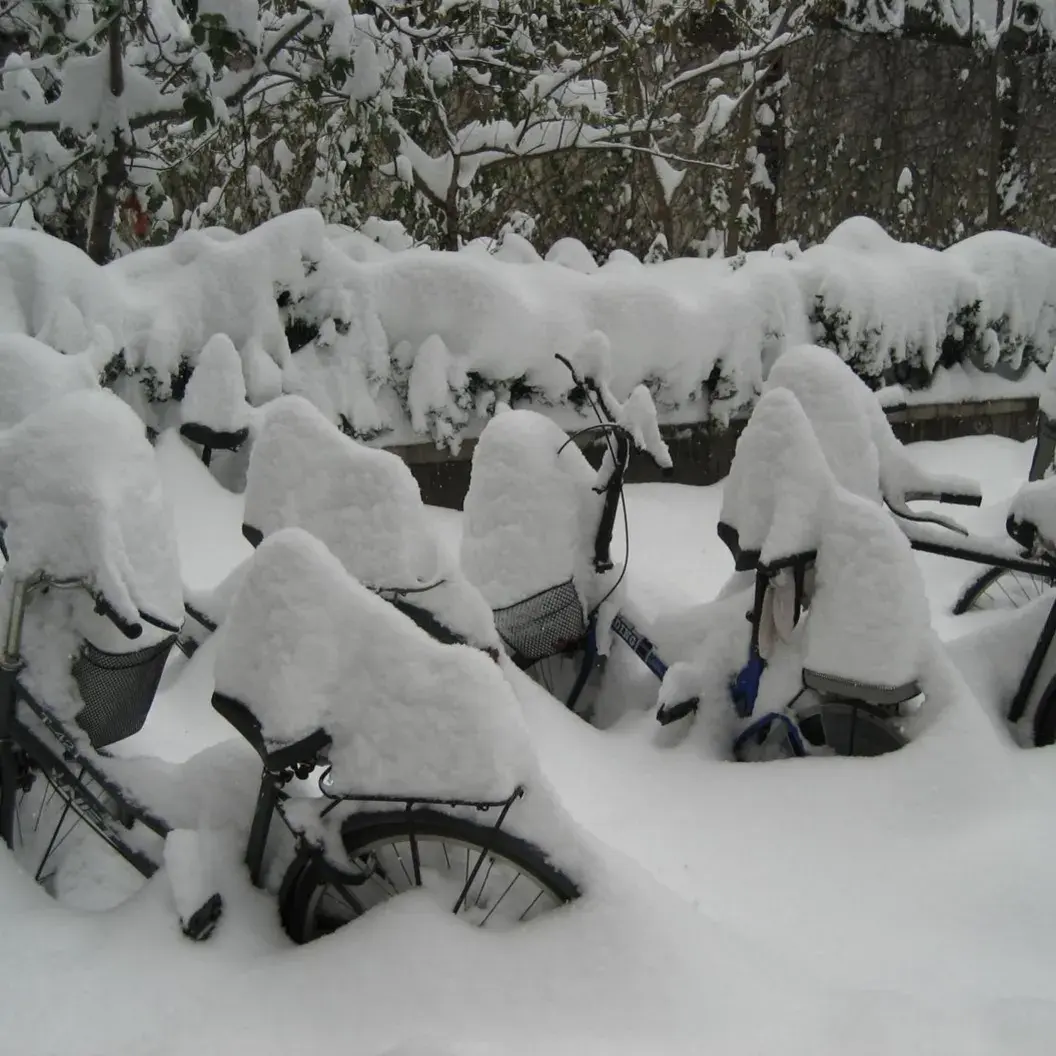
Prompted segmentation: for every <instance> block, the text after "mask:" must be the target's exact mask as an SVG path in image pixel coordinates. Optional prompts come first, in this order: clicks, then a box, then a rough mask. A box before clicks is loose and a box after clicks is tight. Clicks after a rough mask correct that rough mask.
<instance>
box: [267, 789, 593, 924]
mask: <svg viewBox="0 0 1056 1056" xmlns="http://www.w3.org/2000/svg"><path fill="white" fill-rule="evenodd" d="M342 839H343V842H344V846H345V852H346V854H347V855H348V865H347V866H346V867H345V868H343V869H341V870H340V871H338V870H336V869H334V868H333V867H332V866H330V865H328V864H327V863H326V862H324V861H322V860H321V858H320V857H319V855H318V854H317V853H315V852H312V851H304V852H302V853H301V854H300V855H299V856H298V858H297V859H296V860H295V861H294V863H293V865H291V866H290V869H289V870H288V871H287V874H286V878H285V880H284V881H283V889H282V892H281V894H280V902H279V909H280V913H281V916H282V924H283V927H284V928H285V929H286V932H287V934H288V935H289V936H290V938H292V939H293V940H294V942H297V943H306V942H311V941H312V940H313V939H316V938H319V937H320V936H322V935H328V934H330V933H331V932H334V931H336V930H337V929H338V928H340V927H341V926H342V925H344V924H347V923H348V922H349V921H352V920H355V919H356V918H358V917H360V916H362V915H363V914H364V913H366V912H367V911H368V910H370V909H372V908H373V907H374V906H377V905H379V904H381V903H383V902H387V901H389V900H390V899H392V898H395V897H397V896H398V895H400V894H403V893H404V892H407V891H411V890H416V889H422V890H424V891H426V892H427V893H429V894H430V895H431V896H433V897H434V898H436V899H437V900H438V901H439V902H440V903H441V904H443V905H444V906H445V908H447V909H449V910H451V911H452V912H454V913H456V914H457V915H458V916H459V917H461V918H463V919H465V920H467V921H468V922H469V923H471V924H473V925H475V926H477V927H485V926H487V927H500V928H501V927H512V926H513V925H515V924H518V923H521V922H525V921H529V920H533V919H535V918H536V917H537V916H539V915H540V914H541V913H545V912H546V911H548V910H550V909H554V908H556V907H557V906H561V905H564V904H565V903H567V902H571V901H572V900H573V899H574V898H576V896H577V895H578V893H579V892H578V890H577V889H576V885H575V884H574V883H573V882H572V881H571V880H570V879H569V878H568V877H567V876H565V875H564V874H563V873H562V872H560V871H559V870H558V869H555V868H554V867H553V866H552V865H550V864H549V862H547V860H546V858H545V856H544V855H543V853H542V852H541V851H540V850H539V849H538V848H537V847H534V846H533V845H532V844H530V843H528V842H526V841H525V840H521V839H518V838H517V837H516V836H512V835H511V834H509V833H506V832H503V831H501V830H496V829H495V828H494V827H491V826H487V825H479V824H477V823H476V822H473V821H469V820H467V819H465V818H461V817H454V816H451V815H449V814H442V813H440V812H439V811H435V810H428V809H423V810H415V811H395V812H386V813H376V814H375V813H371V814H361V815H354V816H353V817H352V818H350V819H349V820H348V821H347V822H346V823H345V827H344V830H343V832H342Z"/></svg>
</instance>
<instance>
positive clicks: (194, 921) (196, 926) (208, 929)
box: [180, 893, 224, 942]
mask: <svg viewBox="0 0 1056 1056" xmlns="http://www.w3.org/2000/svg"><path fill="white" fill-rule="evenodd" d="M223 913H224V900H223V898H221V897H220V894H219V893H214V894H212V895H210V896H209V898H207V899H206V901H205V902H204V903H203V904H202V905H201V906H199V907H198V909H196V910H195V911H194V912H193V913H192V914H191V915H190V917H188V918H187V919H186V920H185V921H183V922H182V926H181V929H180V930H181V931H182V932H183V934H184V935H186V936H187V938H189V939H190V940H191V941H192V942H202V941H204V940H205V939H207V938H209V936H210V935H212V933H213V932H214V931H215V930H216V925H217V924H218V923H219V922H220V918H221V917H222V916H223Z"/></svg>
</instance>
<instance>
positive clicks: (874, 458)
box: [763, 345, 886, 503]
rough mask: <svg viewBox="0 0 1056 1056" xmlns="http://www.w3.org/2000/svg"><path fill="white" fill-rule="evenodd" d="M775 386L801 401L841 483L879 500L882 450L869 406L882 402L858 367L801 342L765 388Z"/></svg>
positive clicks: (780, 363)
mask: <svg viewBox="0 0 1056 1056" xmlns="http://www.w3.org/2000/svg"><path fill="white" fill-rule="evenodd" d="M774 389H787V390H788V391H789V392H791V393H792V394H793V395H794V396H795V397H796V399H797V400H798V401H799V404H800V406H801V407H802V408H803V411H804V412H805V413H806V416H807V419H808V420H809V422H810V425H811V427H812V428H813V430H814V435H815V436H816V437H817V439H818V443H819V444H820V445H821V449H822V451H823V452H824V454H825V459H826V461H827V462H828V464H829V468H830V469H831V470H832V473H833V476H835V478H836V481H837V483H839V484H840V485H841V486H842V487H844V488H846V489H847V490H848V491H851V492H854V493H855V494H856V495H861V496H862V497H863V498H866V499H871V500H872V501H873V502H876V503H879V502H880V497H881V496H880V455H879V452H878V451H877V447H876V442H875V440H874V438H873V431H872V428H871V425H872V423H871V420H870V417H869V415H868V413H867V410H866V408H865V407H864V402H865V401H866V400H871V401H872V402H873V403H876V402H877V401H876V397H875V396H874V395H873V394H872V393H871V392H870V391H869V389H868V387H867V386H866V385H865V384H864V383H863V382H862V381H861V380H860V379H859V378H858V376H857V375H856V374H855V373H854V371H853V370H851V368H850V367H849V366H847V364H846V363H844V362H843V360H841V359H840V357H839V356H837V355H836V354H835V353H834V352H831V351H830V350H829V349H826V348H819V347H818V346H817V345H801V346H799V347H797V348H792V349H789V350H788V351H787V352H785V353H784V354H783V355H782V356H780V357H779V358H778V360H777V362H776V363H775V364H774V366H773V369H772V370H771V371H770V374H769V375H768V377H767V379H766V384H765V385H764V386H763V392H764V393H767V392H770V391H772V390H774ZM878 406H879V405H878ZM885 421H886V419H885Z"/></svg>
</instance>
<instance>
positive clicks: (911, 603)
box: [720, 388, 931, 687]
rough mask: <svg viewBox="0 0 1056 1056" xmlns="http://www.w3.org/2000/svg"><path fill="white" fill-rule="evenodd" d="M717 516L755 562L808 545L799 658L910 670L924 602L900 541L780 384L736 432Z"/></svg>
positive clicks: (924, 625)
mask: <svg viewBox="0 0 1056 1056" xmlns="http://www.w3.org/2000/svg"><path fill="white" fill-rule="evenodd" d="M720 522H721V524H723V525H725V526H726V531H727V535H728V537H730V538H732V539H733V540H734V541H735V543H736V546H737V547H738V548H739V553H740V555H743V556H749V557H752V558H754V561H755V562H757V563H758V564H759V565H761V566H762V567H766V568H776V567H781V566H783V565H788V564H790V563H792V562H793V561H795V560H796V559H797V558H802V557H803V556H804V555H811V554H814V555H815V556H814V569H813V571H814V577H813V589H812V594H811V597H810V605H809V612H808V616H807V619H806V627H807V630H806V642H805V647H804V653H803V666H804V667H805V668H808V669H809V670H810V671H813V672H816V673H817V674H819V675H825V676H829V677H830V678H838V679H844V680H854V681H857V682H860V683H864V684H866V685H869V686H879V687H885V686H898V685H903V684H906V683H911V682H913V681H915V680H916V679H917V677H918V674H919V668H920V665H921V663H922V660H923V657H924V655H925V653H924V650H925V649H926V648H927V643H929V642H930V640H931V639H930V633H929V631H930V615H929V613H930V610H929V607H928V602H927V597H926V595H925V591H924V584H923V581H922V579H921V575H920V571H919V569H918V567H917V564H916V561H915V560H914V557H913V552H912V550H911V548H910V545H909V542H908V540H907V539H906V538H905V536H904V535H903V534H902V532H901V531H900V530H899V528H898V526H897V525H896V524H895V522H894V521H893V520H892V519H891V518H890V517H889V516H888V515H887V514H886V513H885V512H884V511H883V510H882V509H881V508H880V507H879V506H878V504H877V503H876V502H875V501H874V500H870V499H866V498H863V497H862V496H861V495H856V494H853V493H852V492H850V491H848V490H847V489H846V488H844V487H841V486H840V484H839V483H838V482H837V480H836V477H835V474H834V473H833V471H832V469H831V468H830V466H829V464H828V462H827V460H826V458H825V455H824V453H823V452H822V449H821V445H820V443H819V441H818V439H817V436H816V435H815V433H814V430H813V429H812V427H811V423H810V421H809V420H808V418H807V415H806V413H805V412H804V410H803V408H802V407H801V406H800V404H799V401H798V400H797V399H796V397H795V396H794V395H793V394H792V393H791V392H790V391H789V390H788V389H784V388H772V389H769V390H768V391H767V392H765V393H764V394H763V396H762V398H761V399H760V401H759V403H758V404H757V405H756V408H755V411H754V412H753V414H752V417H751V418H750V419H749V421H748V425H747V426H746V427H745V430H744V432H743V433H742V434H741V437H740V439H739V440H738V443H737V451H736V454H735V456H734V460H733V465H732V467H731V469H730V475H729V477H728V479H727V482H726V486H725V489H724V493H723V504H722V510H721V514H720Z"/></svg>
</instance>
